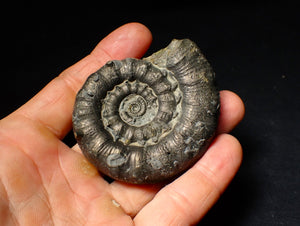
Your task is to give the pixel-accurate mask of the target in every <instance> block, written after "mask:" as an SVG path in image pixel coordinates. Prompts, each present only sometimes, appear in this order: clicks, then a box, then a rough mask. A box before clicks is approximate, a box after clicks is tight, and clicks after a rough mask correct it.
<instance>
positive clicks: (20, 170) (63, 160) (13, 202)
mask: <svg viewBox="0 0 300 226" xmlns="http://www.w3.org/2000/svg"><path fill="white" fill-rule="evenodd" d="M133 34H134V35H133ZM126 35H127V36H126ZM150 41H151V35H150V33H149V31H148V30H147V29H146V28H145V27H144V26H142V25H140V24H128V25H125V26H123V27H121V28H119V29H118V30H116V31H114V32H113V33H111V34H110V35H109V36H108V37H107V38H105V39H104V40H103V41H102V42H100V44H99V45H98V46H97V47H96V49H95V50H94V51H93V52H92V54H91V55H89V56H87V57H86V58H84V59H83V60H81V61H80V62H78V63H77V64H75V65H74V66H72V67H71V68H69V69H68V70H66V71H64V72H63V73H62V75H60V76H59V77H57V78H56V79H54V80H53V81H52V82H51V83H49V84H48V86H46V87H45V88H44V89H43V90H42V91H41V92H40V93H39V94H38V95H37V96H35V97H34V98H33V99H32V100H31V101H29V102H28V103H27V104H25V105H24V106H23V107H21V108H20V109H18V110H17V111H16V112H14V113H13V114H11V115H9V116H8V117H6V118H5V119H3V120H1V122H0V169H1V170H0V179H1V183H0V198H1V199H0V214H1V215H0V219H3V220H2V222H6V223H7V224H9V223H16V224H21V225H41V224H43V223H44V224H51V223H52V224H56V225H66V224H71V225H73V224H74V225H76V224H78V225H82V224H95V225H103V224H105V223H107V224H110V225H114V224H120V225H127V224H128V225H130V224H133V221H135V224H139V223H141V224H143V225H147V224H150V225H159V224H161V225H171V224H189V223H195V222H196V221H198V220H199V219H200V218H201V217H202V216H203V215H204V214H205V213H206V212H207V210H208V209H209V208H210V207H211V206H212V205H213V203H214V202H215V201H216V200H217V198H218V197H219V195H220V193H221V192H222V191H223V190H224V189H225V187H226V186H227V184H228V183H229V181H230V180H231V178H232V177H233V175H234V174H235V172H236V170H237V169H238V166H239V164H240V161H241V147H240V145H239V143H238V142H237V141H236V140H235V139H234V138H233V137H231V136H230V135H225V134H223V135H218V136H217V138H216V140H215V142H214V143H213V144H212V145H211V147H210V149H209V151H208V152H207V154H206V155H205V156H204V157H203V158H202V159H201V160H200V161H199V162H198V163H197V164H196V165H195V166H194V167H192V168H191V169H190V170H189V171H187V172H186V173H185V174H184V175H182V176H181V177H179V178H178V179H177V180H175V181H174V182H173V183H171V184H169V185H167V186H165V187H164V188H162V189H160V188H161V187H162V185H148V186H145V185H144V186H138V185H128V184H125V183H121V182H116V181H115V182H113V183H111V184H109V183H107V182H106V181H105V180H104V179H103V178H101V177H100V176H99V174H98V172H97V170H96V169H95V168H94V167H93V166H92V165H91V164H90V163H88V162H87V161H86V159H85V158H84V156H83V155H82V154H81V153H80V151H79V149H78V147H77V146H75V147H73V148H69V147H68V146H66V145H65V144H64V143H63V142H62V141H61V139H62V138H63V137H64V136H65V134H66V133H67V132H68V131H69V130H70V128H71V112H72V107H73V102H74V96H75V93H76V92H77V91H78V89H79V88H80V86H81V85H82V83H83V81H84V80H85V79H86V77H87V76H88V75H89V74H90V73H92V72H94V71H95V70H96V69H98V68H99V67H100V66H101V65H103V64H104V63H105V62H106V61H107V60H110V59H112V58H114V59H122V58H125V57H141V56H142V55H143V53H144V52H145V51H146V49H147V47H148V46H149V44H150ZM221 102H222V103H221V104H222V105H221V106H222V107H221V116H220V123H219V128H218V132H219V134H221V133H225V132H229V131H230V130H231V129H232V128H233V127H234V126H235V125H236V124H237V123H238V122H239V121H240V120H241V119H242V117H243V104H242V102H241V101H240V99H239V98H238V97H237V96H236V95H234V94H233V93H231V92H229V91H223V92H221ZM223 106H225V107H223ZM225 163H226V164H225ZM199 188H201V189H199ZM159 189H160V191H159ZM158 191H159V192H158ZM186 209H188V210H189V211H185V210H186Z"/></svg>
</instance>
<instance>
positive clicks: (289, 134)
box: [0, 1, 300, 225]
mask: <svg viewBox="0 0 300 226" xmlns="http://www.w3.org/2000/svg"><path fill="white" fill-rule="evenodd" d="M74 4H75V5H74ZM299 9H300V8H299V5H295V4H291V3H289V2H287V1H285V2H282V3H274V2H272V1H264V2H261V1H260V2H255V1H254V2H253V1H252V2H251V3H238V2H223V3H216V2H210V3H207V2H206V3H203V2H201V1H200V2H193V1H181V2H178V1H173V2H165V3H164V2H161V3H160V4H158V3H157V2H151V1H145V2H142V1H141V2H140V3H138V4H132V5H130V4H129V2H125V1H123V2H122V3H118V2H116V1H110V2H108V1H106V3H105V4H97V5H95V4H93V3H91V2H88V1H86V2H83V1H80V2H78V3H75V2H73V3H72V5H56V4H47V3H44V2H43V3H40V5H39V4H37V3H31V2H28V1H26V2H24V3H21V4H17V5H16V6H13V7H11V8H10V7H9V8H7V12H8V15H10V16H9V17H8V18H6V20H3V21H2V23H3V25H4V26H3V27H2V37H3V38H4V39H5V41H3V43H2V45H3V50H4V51H3V52H2V53H3V55H4V58H5V60H2V63H4V64H3V66H2V69H3V70H2V73H1V80H2V81H1V84H0V96H1V111H0V117H1V118H2V117H4V116H5V115H7V114H9V113H10V112H12V111H13V110H14V109H16V108H18V107H19V106H21V105H22V104H23V103H25V102H26V101H27V100H29V99H30V98H31V97H32V96H33V95H34V94H35V93H36V92H38V91H39V90H40V89H41V88H42V87H43V86H45V85H46V84H47V83H48V82H49V81H51V80H52V79H53V78H54V77H55V76H57V75H58V74H59V73H60V72H61V71H63V70H64V69H65V68H67V67H69V66H71V65H72V64H74V63H76V62H77V61H78V60H80V59H81V58H83V57H84V56H86V55H87V54H88V53H89V52H90V51H91V50H92V49H93V48H94V47H95V45H96V44H97V43H98V42H99V41H100V40H101V39H102V38H104V37H105V36H106V35H107V34H108V33H109V32H111V31H112V30H114V29H115V28H117V27H118V26H120V25H122V24H124V23H127V22H132V21H137V22H141V23H143V24H145V25H146V26H148V27H149V29H150V30H151V31H152V34H153V44H152V46H151V47H150V49H149V51H148V52H147V54H146V55H150V54H151V53H153V52H155V51H157V50H158V49H161V48H163V47H165V46H166V45H167V44H168V43H169V42H170V41H171V39H173V38H190V39H191V40H193V41H195V42H196V43H197V44H198V46H199V47H200V48H201V50H202V51H203V53H204V54H205V55H206V57H207V59H208V60H209V61H210V63H211V64H212V66H213V68H214V70H215V72H216V74H217V81H218V84H219V87H220V89H229V90H232V91H234V92H236V93H237V94H239V95H240V97H241V98H242V99H243V101H244V102H245V106H246V115H245V118H244V120H243V121H242V123H241V124H240V125H239V126H238V127H237V128H236V129H235V130H234V131H233V132H232V134H233V135H235V136H236V137H237V138H238V139H239V140H240V142H241V144H242V146H243V149H244V160H243V163H242V166H241V168H240V170H239V172H238V173H237V175H236V177H235V178H234V180H233V181H232V183H231V184H230V186H229V187H228V189H227V190H226V192H225V193H224V195H223V196H222V197H221V199H220V200H219V201H218V202H217V204H216V205H215V206H214V207H213V208H212V209H211V211H210V212H209V213H208V214H207V215H206V216H205V218H204V219H203V220H202V222H201V225H300V194H299V193H300V153H299V152H300V150H299V145H300V136H299V132H298V128H299V121H298V117H297V116H299V115H300V92H299V91H300V85H299V83H300V67H299V64H300V62H299V60H300V48H299V40H300V32H299V31H300V14H299ZM4 12H5V10H4ZM7 49H8V51H7V52H6V51H5V50H7ZM65 141H66V142H67V143H68V144H69V145H72V144H74V142H75V141H74V139H73V137H72V134H69V135H68V136H67V137H66V138H65Z"/></svg>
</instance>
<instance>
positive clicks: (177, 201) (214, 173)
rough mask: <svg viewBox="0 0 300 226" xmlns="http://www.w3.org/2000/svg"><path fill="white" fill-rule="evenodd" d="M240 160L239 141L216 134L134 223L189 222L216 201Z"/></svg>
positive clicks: (167, 223) (178, 223)
mask: <svg viewBox="0 0 300 226" xmlns="http://www.w3.org/2000/svg"><path fill="white" fill-rule="evenodd" d="M241 160H242V148H241V146H240V144H239V142H238V141H237V140H236V139H235V138H234V137H232V136H231V135H228V134H222V135H219V136H218V137H217V138H216V139H215V142H214V143H213V144H212V145H211V147H210V148H209V150H208V152H207V153H206V154H205V155H204V157H203V158H202V159H201V160H200V161H198V163H196V164H195V165H194V166H193V167H192V168H191V169H190V170H188V171H187V172H186V173H185V174H183V175H182V176H181V177H179V178H178V179H176V180H175V181H174V182H173V183H171V184H169V185H167V186H166V187H164V188H163V189H162V190H161V191H160V192H158V193H157V195H156V196H155V198H154V199H153V200H152V201H151V202H149V203H148V204H147V205H146V206H145V207H144V208H143V209H142V210H141V211H140V212H139V213H138V214H137V216H136V217H135V218H134V220H135V223H136V224H137V225H190V224H194V223H196V222H197V221H199V220H200V219H201V218H202V217H203V216H204V214H205V213H206V212H207V211H208V210H209V209H210V208H211V206H212V205H213V204H214V203H215V202H216V200H217V199H218V198H219V196H220V195H221V194H222V192H223V191H224V190H225V188H226V186H227V185H228V184H229V182H230V181H231V179H232V178H233V176H234V175H235V173H236V172H237V170H238V168H239V166H240V163H241Z"/></svg>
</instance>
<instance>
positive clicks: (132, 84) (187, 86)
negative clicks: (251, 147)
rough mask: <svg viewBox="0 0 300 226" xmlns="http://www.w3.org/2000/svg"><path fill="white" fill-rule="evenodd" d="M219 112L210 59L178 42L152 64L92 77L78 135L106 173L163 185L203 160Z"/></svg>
mask: <svg viewBox="0 0 300 226" xmlns="http://www.w3.org/2000/svg"><path fill="white" fill-rule="evenodd" d="M219 108H220V102H219V92H218V90H217V88H216V86H215V73H214V72H213V70H212V68H211V66H210V65H209V63H208V61H207V60H206V59H205V57H204V56H203V55H202V53H201V51H200V49H199V48H198V47H197V45H196V44H195V43H194V42H192V41H190V40H189V39H183V40H176V39H174V40H173V41H172V42H171V43H170V44H169V45H168V46H167V47H166V48H164V49H162V50H160V51H158V52H156V53H154V54H152V55H151V56H149V57H147V58H143V59H134V58H127V59H124V60H113V61H109V62H107V63H106V64H105V65H104V66H103V67H102V68H100V69H99V70H98V71H96V72H95V73H93V74H91V75H90V76H89V77H88V79H87V81H86V82H85V84H84V85H83V87H82V88H81V90H80V91H79V92H78V94H77V96H76V101H75V106H74V111H73V116H72V120H73V130H74V135H75V138H76V140H77V142H78V144H79V146H80V148H81V150H82V152H83V154H84V155H85V156H86V158H87V159H88V160H89V161H90V162H91V163H92V164H94V165H95V166H96V167H97V169H98V170H99V171H100V172H102V173H103V174H105V175H108V176H109V177H111V178H113V179H116V180H120V181H125V182H128V183H135V184H148V183H156V182H160V181H163V180H168V179H171V178H174V177H175V176H178V175H179V174H181V173H183V172H184V171H185V170H187V169H188V168H189V167H191V166H192V165H193V164H194V163H195V162H196V161H197V160H198V159H200V158H201V157H202V156H203V154H204V153H205V151H206V150H207V148H208V146H209V144H210V143H211V141H212V139H213V136H214V134H215V130H216V127H217V122H218V115H219Z"/></svg>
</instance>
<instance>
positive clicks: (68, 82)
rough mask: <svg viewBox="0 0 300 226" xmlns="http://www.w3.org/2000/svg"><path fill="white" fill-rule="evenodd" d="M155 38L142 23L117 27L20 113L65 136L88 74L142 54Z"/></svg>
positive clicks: (56, 133) (23, 107)
mask: <svg viewBox="0 0 300 226" xmlns="http://www.w3.org/2000/svg"><path fill="white" fill-rule="evenodd" d="M151 40H152V37H151V33H150V31H149V30H148V29H147V28H146V27H145V26H143V25H141V24H138V23H130V24H126V25H124V26H122V27H120V28H118V29H116V30H115V31H113V32H112V33H111V34H109V35H108V36H107V37H106V38H104V39H103V40H102V41H101V42H100V43H99V44H98V45H97V46H96V48H95V49H94V50H93V52H92V53H91V54H90V55H88V56H87V57H85V58H84V59H82V60H81V61H79V62H78V63H76V64H75V65H73V66H72V67H70V68H69V69H67V70H65V71H64V72H62V74H61V75H60V76H59V77H57V78H55V79H54V80H52V81H51V82H50V83H49V84H48V85H47V86H46V87H45V88H44V89H43V90H42V91H40V92H39V93H38V94H37V95H36V96H35V97H34V98H32V99H31V100H30V101H29V102H28V103H26V104H25V105H23V106H22V107H21V108H20V109H19V110H18V111H17V112H16V113H17V114H21V115H23V116H25V117H27V118H30V119H31V120H35V121H36V122H38V123H40V124H42V125H44V126H46V127H47V128H49V129H50V130H51V131H52V132H53V133H54V134H55V135H56V136H57V137H59V138H62V137H64V136H65V135H66V133H67V132H68V131H69V130H70V128H71V115H72V108H73V104H74V99H75V95H76V93H77V91H78V90H79V89H80V87H81V86H82V84H83V82H84V81H85V80H86V78H87V76H89V75H90V74H91V73H93V72H95V71H96V70H97V69H99V68H100V67H101V66H102V65H103V64H104V63H106V62H107V61H108V60H112V59H123V58H126V57H140V56H142V55H143V54H144V53H145V51H146V50H147V49H148V47H149V45H150V43H151Z"/></svg>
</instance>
